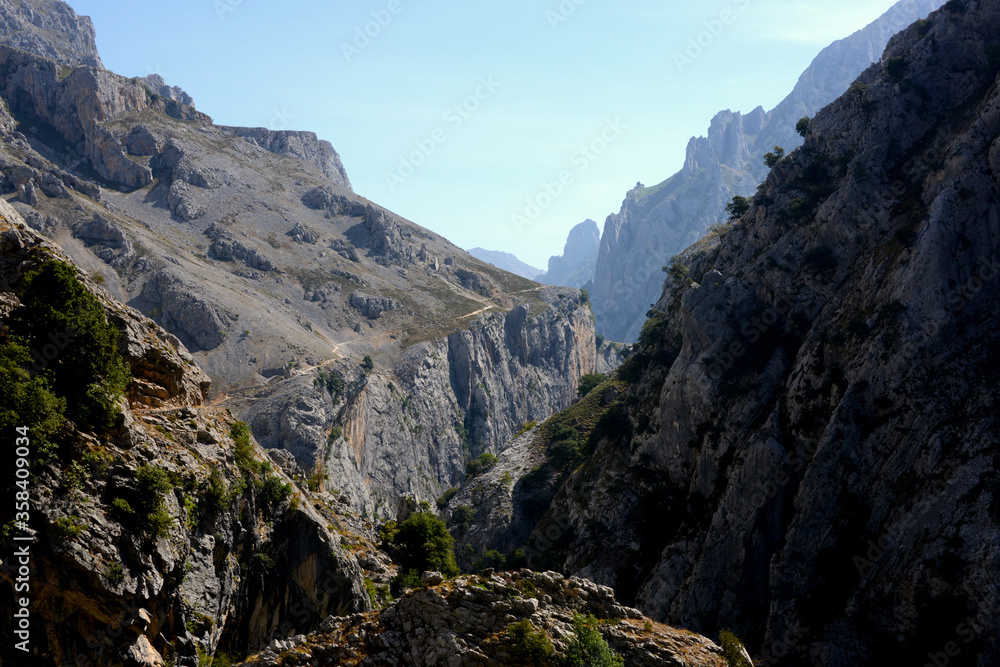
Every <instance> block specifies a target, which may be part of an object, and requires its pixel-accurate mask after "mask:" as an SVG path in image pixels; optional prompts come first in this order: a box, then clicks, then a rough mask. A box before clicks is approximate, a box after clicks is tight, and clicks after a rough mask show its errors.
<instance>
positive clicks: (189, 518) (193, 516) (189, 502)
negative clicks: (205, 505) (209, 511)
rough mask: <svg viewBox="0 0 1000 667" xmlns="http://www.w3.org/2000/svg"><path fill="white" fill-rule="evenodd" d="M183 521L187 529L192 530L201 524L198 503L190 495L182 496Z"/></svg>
mask: <svg viewBox="0 0 1000 667" xmlns="http://www.w3.org/2000/svg"><path fill="white" fill-rule="evenodd" d="M184 516H185V521H184V523H185V524H186V525H187V527H188V530H194V529H195V528H197V527H198V526H199V525H200V524H201V513H200V512H199V511H198V503H196V502H195V500H194V498H192V497H191V496H186V497H185V498H184Z"/></svg>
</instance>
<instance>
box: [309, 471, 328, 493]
mask: <svg viewBox="0 0 1000 667" xmlns="http://www.w3.org/2000/svg"><path fill="white" fill-rule="evenodd" d="M327 479H329V477H328V476H327V474H326V471H325V470H323V466H318V467H317V468H316V472H314V473H313V474H312V476H311V477H310V478H309V479H307V480H306V484H307V485H308V486H309V490H310V491H312V492H313V493H316V492H317V491H319V490H320V489H322V488H323V482H325V481H326V480H327Z"/></svg>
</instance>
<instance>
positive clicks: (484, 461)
mask: <svg viewBox="0 0 1000 667" xmlns="http://www.w3.org/2000/svg"><path fill="white" fill-rule="evenodd" d="M496 462H497V457H496V456H494V455H493V454H490V453H489V452H483V453H482V454H480V455H479V458H477V459H472V460H470V461H468V462H467V463H466V464H465V472H466V474H468V475H469V476H470V477H475V476H476V475H481V474H483V473H484V472H486V471H487V470H489V469H490V468H492V467H493V466H495V465H496Z"/></svg>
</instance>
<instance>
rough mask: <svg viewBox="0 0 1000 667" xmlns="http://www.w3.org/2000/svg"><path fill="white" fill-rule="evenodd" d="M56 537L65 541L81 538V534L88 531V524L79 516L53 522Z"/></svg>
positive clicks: (66, 517) (65, 517)
mask: <svg viewBox="0 0 1000 667" xmlns="http://www.w3.org/2000/svg"><path fill="white" fill-rule="evenodd" d="M52 525H53V526H54V527H55V530H56V535H58V536H59V537H61V538H63V539H67V540H72V539H76V538H77V537H79V536H80V533H82V532H83V531H85V530H87V524H85V523H83V521H81V520H80V517H78V516H64V517H61V518H59V519H56V520H55V521H53V522H52Z"/></svg>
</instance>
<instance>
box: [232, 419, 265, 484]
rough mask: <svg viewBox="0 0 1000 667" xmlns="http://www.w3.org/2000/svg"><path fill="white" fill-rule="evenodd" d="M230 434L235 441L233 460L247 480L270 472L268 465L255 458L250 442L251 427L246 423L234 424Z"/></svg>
mask: <svg viewBox="0 0 1000 667" xmlns="http://www.w3.org/2000/svg"><path fill="white" fill-rule="evenodd" d="M229 434H230V436H231V437H232V439H233V445H234V446H233V458H234V459H235V460H236V467H237V468H239V470H240V472H241V473H242V474H243V476H244V477H245V478H247V480H251V479H253V478H254V477H256V476H257V475H262V474H264V473H265V472H267V471H268V470H270V468H271V466H270V465H269V464H268V463H266V462H264V461H258V460H257V459H256V458H255V457H254V448H253V442H251V440H250V435H251V433H250V426H249V425H248V424H247V423H246V422H242V421H235V422H233V425H232V427H230V431H229Z"/></svg>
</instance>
